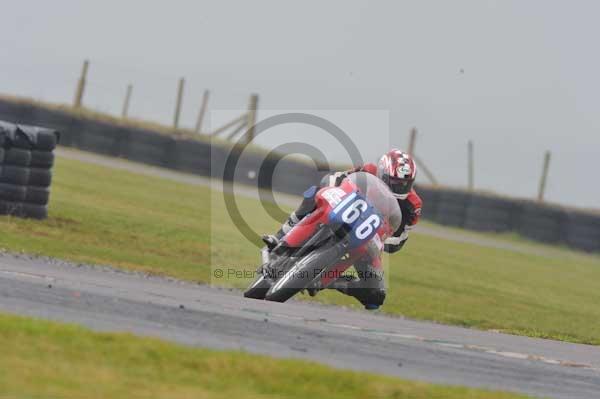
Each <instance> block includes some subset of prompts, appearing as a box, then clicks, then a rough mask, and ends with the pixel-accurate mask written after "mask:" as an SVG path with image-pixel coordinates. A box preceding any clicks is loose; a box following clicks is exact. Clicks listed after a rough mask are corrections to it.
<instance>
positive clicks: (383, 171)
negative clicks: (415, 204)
mask: <svg viewBox="0 0 600 399" xmlns="http://www.w3.org/2000/svg"><path fill="white" fill-rule="evenodd" d="M377 177H379V178H380V179H381V180H383V181H384V183H385V184H387V185H388V186H389V188H390V189H391V190H392V192H393V193H394V196H395V197H396V198H398V199H406V197H407V196H408V193H410V190H412V186H413V183H414V182H415V177H417V165H416V164H415V161H414V159H413V157H412V156H410V155H409V154H408V153H406V152H404V151H400V150H397V149H392V150H390V151H388V152H387V153H386V154H384V155H383V156H382V157H381V159H379V163H378V164H377Z"/></svg>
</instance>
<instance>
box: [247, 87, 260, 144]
mask: <svg viewBox="0 0 600 399" xmlns="http://www.w3.org/2000/svg"><path fill="white" fill-rule="evenodd" d="M257 107H258V94H252V95H250V100H249V101H248V113H247V117H248V119H247V122H246V142H248V143H249V142H251V141H252V140H254V125H255V124H256V110H257Z"/></svg>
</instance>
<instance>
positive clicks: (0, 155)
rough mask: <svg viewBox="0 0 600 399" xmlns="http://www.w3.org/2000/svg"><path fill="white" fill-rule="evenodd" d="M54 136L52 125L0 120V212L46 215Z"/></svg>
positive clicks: (35, 217) (57, 137) (29, 216)
mask: <svg viewBox="0 0 600 399" xmlns="http://www.w3.org/2000/svg"><path fill="white" fill-rule="evenodd" d="M58 139H59V134H58V133H57V132H56V131H55V130H52V129H45V128H39V127H36V126H29V125H23V124H13V123H7V122H3V121H0V215H11V216H16V217H25V218H33V219H45V218H46V217H48V203H49V200H50V183H51V180H52V179H51V178H52V167H53V166H54V149H55V147H56V145H57V143H58Z"/></svg>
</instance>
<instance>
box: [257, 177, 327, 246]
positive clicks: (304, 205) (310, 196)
mask: <svg viewBox="0 0 600 399" xmlns="http://www.w3.org/2000/svg"><path fill="white" fill-rule="evenodd" d="M335 176H336V173H329V174H327V175H325V176H323V178H322V179H321V182H320V183H319V186H318V187H317V186H312V187H310V188H309V189H308V190H306V191H305V192H304V194H303V198H302V202H301V203H300V206H299V207H298V209H296V210H295V211H294V212H292V214H291V215H290V216H289V217H288V218H287V220H286V221H285V222H284V223H283V225H282V226H281V228H280V229H279V231H278V232H277V233H276V234H275V235H264V236H263V237H262V238H263V241H264V242H265V244H267V247H268V248H269V249H272V248H274V247H275V246H276V245H277V244H278V243H279V240H280V239H281V238H282V237H283V236H284V235H286V234H287V233H288V231H290V230H291V229H292V227H294V226H295V225H296V224H298V223H299V222H300V221H301V220H302V219H303V218H304V216H306V215H308V214H309V213H311V212H312V211H314V210H315V206H316V204H315V195H316V194H317V191H318V190H319V189H320V188H323V187H328V186H334V185H335V183H336V180H335Z"/></svg>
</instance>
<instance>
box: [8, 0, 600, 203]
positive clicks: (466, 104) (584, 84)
mask: <svg viewBox="0 0 600 399" xmlns="http://www.w3.org/2000/svg"><path fill="white" fill-rule="evenodd" d="M0 3H1V4H0V5H1V6H2V10H3V22H2V24H0V46H1V49H2V55H1V57H2V58H1V59H2V62H1V63H0V73H1V75H0V92H5V93H10V94H18V95H25V96H31V97H36V98H42V99H46V100H51V101H58V102H69V101H71V98H72V96H73V88H74V84H75V80H76V78H77V75H78V73H79V69H80V68H81V61H82V59H83V58H85V57H88V58H90V60H91V62H92V65H91V69H90V79H89V80H90V87H89V91H88V92H87V93H86V98H85V101H86V104H88V105H90V106H93V107H96V108H99V109H101V110H104V111H108V112H113V113H118V112H119V109H120V107H121V102H122V98H123V95H124V91H125V87H126V85H127V83H129V82H132V83H133V84H134V85H135V89H134V96H133V99H132V109H131V113H132V114H133V115H135V116H138V117H144V118H151V119H155V120H158V121H162V122H165V123H168V122H169V121H170V120H171V117H172V115H171V113H172V108H173V98H174V91H175V86H176V81H177V78H178V77H179V76H185V77H186V78H187V80H188V83H189V85H188V87H187V90H186V96H185V100H186V104H185V109H184V115H183V122H184V124H187V125H193V123H194V119H195V117H196V112H197V108H198V104H199V102H200V97H201V93H202V90H203V89H204V88H210V89H211V90H212V98H211V104H210V105H211V109H213V110H219V109H236V108H243V107H245V104H246V101H247V94H248V93H249V92H252V91H255V92H258V93H260V95H261V104H260V105H261V107H262V108H263V109H265V110H273V109H285V110H294V109H301V110H310V109H316V110H383V111H388V110H389V115H390V119H389V126H390V129H391V130H390V132H391V136H390V133H388V131H383V130H386V127H387V121H386V123H382V122H381V121H377V122H374V123H373V126H374V128H373V129H372V130H369V129H366V130H367V131H362V129H363V128H364V127H365V126H369V123H367V122H368V119H366V120H362V122H361V123H357V124H354V123H353V125H356V126H359V125H360V126H361V128H360V129H361V131H359V130H358V129H357V128H354V129H352V128H348V131H349V133H350V134H351V135H352V136H353V138H354V139H355V140H356V141H357V143H359V145H360V146H361V147H362V148H364V156H365V157H367V158H374V157H375V156H376V154H377V153H380V152H383V151H385V148H383V147H385V146H386V145H387V141H391V142H392V144H395V145H399V146H404V145H405V144H406V141H407V138H408V130H409V128H410V127H411V126H413V125H415V126H417V127H418V128H419V130H420V137H419V142H418V144H417V152H418V154H419V155H420V156H421V157H422V158H423V159H424V160H426V161H427V163H428V165H429V167H430V168H431V169H432V170H433V171H434V172H435V174H436V175H437V176H438V178H439V180H441V181H442V182H444V183H446V184H449V185H464V184H465V183H466V142H467V140H468V139H473V140H474V141H475V147H476V163H477V171H476V184H477V186H478V187H479V188H484V189H490V190H494V191H498V192H501V193H505V194H512V195H516V196H523V197H532V196H534V195H535V192H536V189H537V180H538V176H539V172H540V169H541V162H542V157H543V151H544V150H546V149H549V150H552V151H553V157H554V158H553V162H552V166H551V175H550V181H549V186H548V199H549V200H551V201H555V202H560V203H568V204H574V205H580V206H590V207H595V208H600V187H598V186H597V185H596V184H595V183H594V182H596V181H598V179H597V177H596V173H597V171H598V170H600V160H598V157H597V154H598V149H599V148H600V134H598V132H599V128H600V113H599V112H598V103H599V101H598V93H600V78H599V77H598V71H599V70H600V55H599V53H598V51H597V41H598V38H599V37H600V25H599V24H598V23H597V17H598V15H600V3H598V2H595V1H584V0H578V1H541V0H540V1H482V0H473V1H451V2H450V1H442V0H439V1H418V2H417V1H389V2H384V1H379V2H377V1H370V2H367V1H328V2H325V1H302V2H294V3H292V2H284V1H251V2H247V1H239V2H226V1H214V2H200V1H171V2H166V1H163V2H153V1H127V2H125V1H116V0H104V1H101V2H100V1H96V2H91V1H64V0H55V1H52V2H45V1H24V0H20V1H18V2H17V1H0ZM461 69H462V70H464V73H461ZM265 113H266V111H265ZM360 115H364V118H369V117H370V116H372V115H376V116H377V117H378V118H380V117H381V115H382V113H381V112H365V113H362V114H360ZM351 120H352V119H351V118H350V119H348V120H347V121H346V124H348V123H349V122H348V121H351ZM340 124H342V125H343V124H344V122H343V121H342V122H340ZM343 127H346V126H343ZM300 134H302V133H300V132H299V131H298V130H294V129H290V131H289V132H288V136H290V137H291V136H297V135H300ZM307 135H308V136H310V135H309V134H308V133H307ZM308 136H303V137H308ZM389 137H391V139H389ZM284 138H285V137H284V133H282V134H281V137H279V140H282V139H284ZM286 139H287V138H286ZM296 139H297V137H296ZM341 153H342V152H341V150H339V151H338V152H336V151H333V152H332V154H333V156H334V157H335V158H337V159H338V160H342V159H344V158H343V157H342V155H341Z"/></svg>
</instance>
